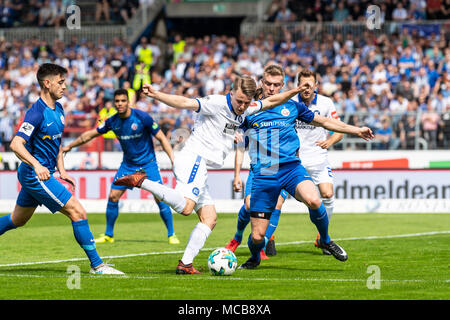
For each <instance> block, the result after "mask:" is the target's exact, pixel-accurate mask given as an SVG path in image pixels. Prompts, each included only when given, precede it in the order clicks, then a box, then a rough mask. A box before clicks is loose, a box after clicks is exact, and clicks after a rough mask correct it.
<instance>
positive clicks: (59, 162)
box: [56, 148, 67, 175]
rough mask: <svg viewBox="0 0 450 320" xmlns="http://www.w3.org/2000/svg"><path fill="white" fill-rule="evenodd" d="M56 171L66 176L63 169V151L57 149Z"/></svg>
mask: <svg viewBox="0 0 450 320" xmlns="http://www.w3.org/2000/svg"><path fill="white" fill-rule="evenodd" d="M56 169H58V172H59V174H60V175H66V174H67V173H66V169H65V168H64V157H63V149H62V148H59V152H58V155H57V156H56Z"/></svg>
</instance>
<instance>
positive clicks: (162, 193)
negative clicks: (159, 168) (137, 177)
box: [141, 179, 186, 213]
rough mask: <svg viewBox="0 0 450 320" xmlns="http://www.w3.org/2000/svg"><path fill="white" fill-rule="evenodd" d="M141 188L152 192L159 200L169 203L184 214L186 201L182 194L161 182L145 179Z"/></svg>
mask: <svg viewBox="0 0 450 320" xmlns="http://www.w3.org/2000/svg"><path fill="white" fill-rule="evenodd" d="M141 188H142V189H144V190H147V191H149V192H151V193H152V194H153V195H154V196H155V197H156V198H158V200H160V201H162V202H164V203H167V204H168V205H169V206H170V207H172V209H173V210H175V211H176V212H178V213H180V212H182V211H183V209H184V207H185V206H186V199H185V198H184V196H183V195H182V194H181V193H179V192H178V191H176V190H174V189H172V188H169V187H166V186H165V185H163V184H161V183H159V182H156V181H151V180H149V179H145V180H144V181H143V182H142V185H141Z"/></svg>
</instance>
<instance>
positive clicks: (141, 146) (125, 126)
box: [97, 108, 159, 166]
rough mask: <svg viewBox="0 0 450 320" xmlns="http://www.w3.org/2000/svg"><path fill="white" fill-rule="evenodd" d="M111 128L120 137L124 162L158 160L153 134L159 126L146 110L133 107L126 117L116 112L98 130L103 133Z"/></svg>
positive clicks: (138, 163)
mask: <svg viewBox="0 0 450 320" xmlns="http://www.w3.org/2000/svg"><path fill="white" fill-rule="evenodd" d="M109 130H112V131H113V132H114V133H115V134H116V136H117V139H119V142H120V145H121V147H122V150H123V162H124V163H126V164H128V165H131V166H142V165H145V164H148V163H149V162H152V161H156V157H155V151H154V148H153V140H152V135H153V136H154V135H156V134H157V133H158V131H159V126H158V124H157V123H156V122H155V121H153V118H152V117H150V116H149V115H148V114H147V113H145V112H144V111H141V110H138V109H133V108H131V115H130V116H129V117H128V118H125V119H122V118H120V117H119V114H118V113H116V114H115V115H113V116H112V117H110V118H108V119H106V121H105V122H103V123H102V124H101V125H100V126H99V127H98V128H97V132H98V133H101V134H104V133H106V132H108V131H109Z"/></svg>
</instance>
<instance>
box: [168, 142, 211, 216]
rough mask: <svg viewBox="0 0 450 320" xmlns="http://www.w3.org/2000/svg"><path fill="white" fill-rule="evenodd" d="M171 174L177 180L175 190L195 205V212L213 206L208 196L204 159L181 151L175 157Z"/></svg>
mask: <svg viewBox="0 0 450 320" xmlns="http://www.w3.org/2000/svg"><path fill="white" fill-rule="evenodd" d="M173 173H174V174H175V178H176V179H177V186H176V187H175V190H177V191H179V192H180V193H181V194H182V195H183V196H184V197H186V198H189V199H191V200H193V201H194V202H195V203H196V205H195V207H194V210H195V211H197V210H199V209H201V208H202V207H203V206H205V205H214V201H213V199H212V198H211V195H210V194H209V187H208V171H207V169H206V161H205V159H203V158H202V157H200V156H198V155H196V154H195V153H193V152H190V151H187V150H182V151H181V152H180V153H179V154H178V155H177V157H175V161H174V165H173Z"/></svg>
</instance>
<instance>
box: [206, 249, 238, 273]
mask: <svg viewBox="0 0 450 320" xmlns="http://www.w3.org/2000/svg"><path fill="white" fill-rule="evenodd" d="M236 267H237V259H236V256H235V255H234V253H233V251H231V250H228V249H225V248H217V249H216V250H214V251H213V252H211V254H210V255H209V258H208V268H209V270H210V271H211V273H212V274H213V275H215V276H229V275H231V274H233V272H234V270H236Z"/></svg>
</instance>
